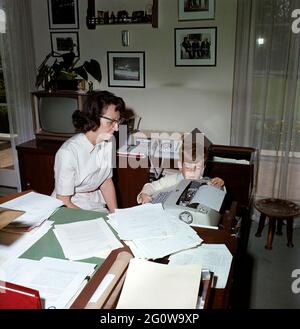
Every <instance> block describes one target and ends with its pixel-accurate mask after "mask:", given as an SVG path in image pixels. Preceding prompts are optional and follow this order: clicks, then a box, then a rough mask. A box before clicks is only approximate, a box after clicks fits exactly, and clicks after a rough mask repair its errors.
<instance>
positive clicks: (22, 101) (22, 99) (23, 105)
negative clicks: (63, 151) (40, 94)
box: [0, 0, 35, 188]
mask: <svg viewBox="0 0 300 329" xmlns="http://www.w3.org/2000/svg"><path fill="white" fill-rule="evenodd" d="M0 9H2V10H3V11H4V13H5V16H6V24H5V31H2V33H0V49H1V57H2V66H3V74H4V80H5V89H6V98H7V106H8V111H9V123H10V133H11V143H12V147H13V152H14V160H15V161H14V162H15V168H18V162H17V154H16V151H15V145H17V144H19V143H22V142H25V141H27V140H29V139H32V138H34V135H33V128H32V115H31V98H30V92H31V91H33V90H34V81H35V60H34V48H33V37H32V29H31V8H30V1H28V0H0ZM3 32H4V33H3ZM13 136H15V137H13ZM16 174H17V176H18V170H16ZM17 185H18V186H17V187H18V188H20V181H19V182H18V184H17Z"/></svg>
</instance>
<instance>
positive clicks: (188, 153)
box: [179, 141, 207, 163]
mask: <svg viewBox="0 0 300 329" xmlns="http://www.w3.org/2000/svg"><path fill="white" fill-rule="evenodd" d="M179 158H180V161H181V162H182V163H183V162H203V163H205V162H206V160H207V152H205V150H204V146H203V145H202V144H197V143H193V142H189V141H183V142H182V146H181V149H180V151H179Z"/></svg>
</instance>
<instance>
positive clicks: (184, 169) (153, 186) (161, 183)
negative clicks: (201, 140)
mask: <svg viewBox="0 0 300 329" xmlns="http://www.w3.org/2000/svg"><path fill="white" fill-rule="evenodd" d="M200 153H201V152H199V154H197V145H195V144H193V145H192V147H186V149H184V147H182V148H181V152H180V154H181V160H179V161H178V168H179V170H180V172H179V173H178V174H174V175H168V176H165V177H162V178H161V179H159V180H157V181H154V182H152V183H147V184H145V185H144V187H143V189H142V190H141V192H140V193H139V194H138V196H137V202H138V203H147V202H151V200H152V195H153V194H155V193H158V192H160V191H162V190H164V189H167V188H170V187H172V186H174V187H175V186H176V185H177V184H178V183H179V182H180V181H181V180H182V179H201V178H202V176H203V172H204V168H205V162H206V160H207V158H206V157H205V155H204V156H201V154H203V153H201V154H200ZM209 184H211V185H214V186H216V187H219V188H223V186H224V181H223V179H221V178H219V177H214V178H212V179H211V180H210V181H209Z"/></svg>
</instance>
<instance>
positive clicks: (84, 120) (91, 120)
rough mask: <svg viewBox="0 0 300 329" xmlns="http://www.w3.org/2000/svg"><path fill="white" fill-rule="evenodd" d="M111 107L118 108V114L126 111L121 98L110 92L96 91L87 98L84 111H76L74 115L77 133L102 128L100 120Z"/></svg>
mask: <svg viewBox="0 0 300 329" xmlns="http://www.w3.org/2000/svg"><path fill="white" fill-rule="evenodd" d="M109 105H115V106H116V112H120V114H122V113H123V112H124V111H125V103H124V101H123V99H122V98H121V97H117V96H115V95H114V94H113V93H111V92H109V91H94V92H92V93H90V94H89V95H88V96H87V99H86V101H85V103H84V105H83V109H82V111H80V110H76V111H75V112H74V113H73V115H72V120H73V125H74V127H75V128H76V132H82V133H86V132H88V131H90V130H92V131H95V130H97V129H98V128H99V126H100V118H101V116H102V115H105V112H106V110H107V107H108V106H109Z"/></svg>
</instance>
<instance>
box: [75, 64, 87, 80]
mask: <svg viewBox="0 0 300 329" xmlns="http://www.w3.org/2000/svg"><path fill="white" fill-rule="evenodd" d="M73 71H74V72H75V73H77V74H78V75H80V76H81V77H82V78H83V79H84V80H85V81H88V75H87V73H86V70H85V69H84V67H83V65H81V66H78V67H76V68H75V67H74V69H73Z"/></svg>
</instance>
